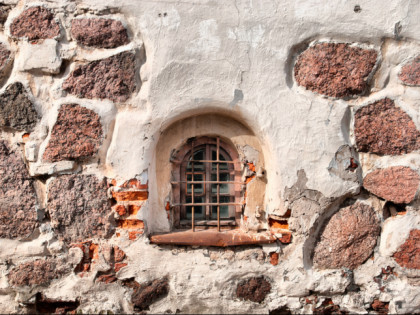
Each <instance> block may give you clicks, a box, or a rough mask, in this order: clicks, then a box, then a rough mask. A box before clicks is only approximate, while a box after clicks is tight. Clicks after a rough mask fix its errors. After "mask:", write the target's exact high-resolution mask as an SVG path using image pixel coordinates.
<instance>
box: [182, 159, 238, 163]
mask: <svg viewBox="0 0 420 315" xmlns="http://www.w3.org/2000/svg"><path fill="white" fill-rule="evenodd" d="M189 162H200V163H222V164H224V163H226V164H234V163H235V162H234V161H220V160H219V161H215V160H188V161H185V162H182V163H189Z"/></svg>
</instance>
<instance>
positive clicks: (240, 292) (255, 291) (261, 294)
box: [236, 277, 271, 303]
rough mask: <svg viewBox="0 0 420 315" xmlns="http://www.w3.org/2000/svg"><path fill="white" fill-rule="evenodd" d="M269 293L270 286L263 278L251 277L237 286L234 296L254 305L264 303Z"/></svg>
mask: <svg viewBox="0 0 420 315" xmlns="http://www.w3.org/2000/svg"><path fill="white" fill-rule="evenodd" d="M270 291H271V284H270V283H269V282H268V281H267V280H265V279H264V277H258V278H256V277H253V278H250V279H248V280H246V281H244V282H242V283H239V284H238V287H237V288H236V296H237V297H238V298H241V299H244V300H249V301H252V302H256V303H261V302H262V301H264V299H265V297H266V295H267V294H268V293H270Z"/></svg>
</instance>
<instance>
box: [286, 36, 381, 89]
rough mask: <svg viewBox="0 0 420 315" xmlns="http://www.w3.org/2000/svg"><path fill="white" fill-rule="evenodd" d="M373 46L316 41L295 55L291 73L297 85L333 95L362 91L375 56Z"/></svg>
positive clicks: (365, 86) (366, 84) (374, 62)
mask: <svg viewBox="0 0 420 315" xmlns="http://www.w3.org/2000/svg"><path fill="white" fill-rule="evenodd" d="M377 55H378V54H377V52H376V51H375V50H372V49H362V48H358V47H351V46H350V45H349V44H344V43H338V44H337V43H319V44H316V45H314V46H311V47H309V48H308V49H306V50H305V51H304V52H303V53H302V54H301V55H300V56H299V58H298V60H297V62H296V65H295V69H294V74H295V78H296V81H297V83H298V84H299V85H301V86H303V87H305V88H306V89H308V90H311V91H313V92H317V93H320V94H324V95H327V96H332V97H346V96H351V95H355V94H361V93H363V92H364V91H365V90H366V88H367V86H368V77H369V74H370V73H371V72H372V70H373V68H374V66H375V64H376V59H377Z"/></svg>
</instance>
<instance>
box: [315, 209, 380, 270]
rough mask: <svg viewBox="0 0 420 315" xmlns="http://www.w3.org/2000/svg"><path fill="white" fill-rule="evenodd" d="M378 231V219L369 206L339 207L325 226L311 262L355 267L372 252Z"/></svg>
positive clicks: (326, 265)
mask: <svg viewBox="0 0 420 315" xmlns="http://www.w3.org/2000/svg"><path fill="white" fill-rule="evenodd" d="M379 232H380V226H379V220H378V218H377V216H376V213H375V211H374V210H373V209H372V208H371V207H370V206H367V205H364V204H361V203H355V204H353V205H351V206H347V207H345V208H342V209H340V210H339V211H338V212H337V213H336V214H334V215H333V216H332V217H331V219H330V221H329V222H328V223H327V225H326V226H325V229H324V231H323V232H322V234H321V239H320V241H319V243H318V244H317V245H316V247H315V250H314V258H313V263H314V266H316V267H317V268H320V269H335V268H341V267H346V268H349V269H354V268H356V267H358V266H359V265H361V264H362V263H363V262H364V261H365V260H366V259H367V258H369V256H370V255H371V254H372V251H373V248H374V247H375V245H376V239H377V237H378V235H379Z"/></svg>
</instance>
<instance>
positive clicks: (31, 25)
mask: <svg viewBox="0 0 420 315" xmlns="http://www.w3.org/2000/svg"><path fill="white" fill-rule="evenodd" d="M10 33H11V34H12V35H13V36H15V37H26V38H28V40H30V41H33V40H38V39H46V38H54V37H57V36H59V35H60V26H59V25H58V23H57V21H56V20H55V17H54V14H53V13H52V12H51V11H50V10H49V9H47V8H44V7H41V6H37V7H31V8H29V9H27V10H25V11H23V12H22V13H21V14H20V15H19V16H18V17H17V18H16V19H15V20H14V21H13V23H12V24H11V25H10Z"/></svg>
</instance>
